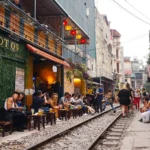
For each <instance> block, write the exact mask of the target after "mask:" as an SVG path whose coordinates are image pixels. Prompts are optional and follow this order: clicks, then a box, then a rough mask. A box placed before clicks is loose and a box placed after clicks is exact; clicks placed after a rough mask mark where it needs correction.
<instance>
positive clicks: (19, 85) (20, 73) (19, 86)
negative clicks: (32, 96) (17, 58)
mask: <svg viewBox="0 0 150 150" xmlns="http://www.w3.org/2000/svg"><path fill="white" fill-rule="evenodd" d="M24 77H25V71H24V69H22V68H16V79H15V91H18V92H24Z"/></svg>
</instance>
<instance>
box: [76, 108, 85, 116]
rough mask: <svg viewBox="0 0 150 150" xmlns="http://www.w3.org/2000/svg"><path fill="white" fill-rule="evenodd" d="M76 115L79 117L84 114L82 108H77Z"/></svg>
mask: <svg viewBox="0 0 150 150" xmlns="http://www.w3.org/2000/svg"><path fill="white" fill-rule="evenodd" d="M76 115H78V116H79V117H81V116H82V115H83V111H82V109H79V108H77V109H76Z"/></svg>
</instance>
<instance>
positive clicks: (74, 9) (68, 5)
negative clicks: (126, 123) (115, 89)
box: [55, 0, 96, 94]
mask: <svg viewBox="0 0 150 150" xmlns="http://www.w3.org/2000/svg"><path fill="white" fill-rule="evenodd" d="M55 2H56V3H57V4H58V5H59V7H61V8H62V9H63V10H64V11H65V12H66V14H67V15H68V16H69V17H70V18H73V20H74V22H75V24H77V25H78V26H79V27H80V28H81V29H82V31H83V32H84V33H85V34H87V36H88V37H90V40H88V41H87V43H85V44H82V43H80V41H76V39H70V41H72V42H70V43H68V46H67V47H68V48H69V49H71V50H72V53H74V54H77V55H78V57H80V58H81V59H75V58H74V57H75V56H74V55H69V53H64V57H65V58H69V59H71V60H72V62H73V63H76V64H77V63H80V64H85V65H86V66H87V67H88V74H90V75H91V77H95V75H96V71H95V70H96V61H95V58H96V45H95V17H94V16H95V3H94V0H92V1H91V0H82V1H81V0H76V1H72V0H65V1H62V0H55ZM72 29H75V28H74V27H73V26H72ZM67 33H68V31H65V33H64V34H67ZM77 34H80V32H79V31H77ZM83 38H85V37H84V36H83ZM83 59H84V60H85V61H83ZM81 60H82V61H81ZM76 82H77V83H76ZM79 82H80V83H79ZM83 84H85V82H84V81H82V80H79V79H76V78H75V80H74V91H75V93H82V94H86V88H85V85H83ZM83 89H85V90H83ZM83 91H84V92H83Z"/></svg>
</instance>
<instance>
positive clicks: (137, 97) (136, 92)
mask: <svg viewBox="0 0 150 150" xmlns="http://www.w3.org/2000/svg"><path fill="white" fill-rule="evenodd" d="M140 96H141V95H140V91H139V90H138V89H136V91H135V92H134V101H135V104H136V108H137V110H138V111H139V109H140V98H141V97H140Z"/></svg>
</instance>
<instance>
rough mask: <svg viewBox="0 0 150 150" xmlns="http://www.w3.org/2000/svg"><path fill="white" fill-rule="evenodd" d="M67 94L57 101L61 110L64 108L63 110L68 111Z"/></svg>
mask: <svg viewBox="0 0 150 150" xmlns="http://www.w3.org/2000/svg"><path fill="white" fill-rule="evenodd" d="M69 95H70V94H69V93H68V92H65V94H64V96H63V97H61V98H60V100H59V103H58V104H59V107H61V108H64V109H69V106H70V102H69V100H68V98H69Z"/></svg>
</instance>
